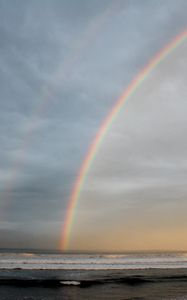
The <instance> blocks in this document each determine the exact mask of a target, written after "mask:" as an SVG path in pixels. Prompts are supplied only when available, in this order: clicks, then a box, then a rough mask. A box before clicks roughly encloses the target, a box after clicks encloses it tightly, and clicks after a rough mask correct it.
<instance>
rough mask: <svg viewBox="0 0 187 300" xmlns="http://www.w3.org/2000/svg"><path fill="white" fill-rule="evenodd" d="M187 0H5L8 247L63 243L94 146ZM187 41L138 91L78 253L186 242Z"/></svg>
mask: <svg viewBox="0 0 187 300" xmlns="http://www.w3.org/2000/svg"><path fill="white" fill-rule="evenodd" d="M186 12H187V2H186V0H178V1H175V0H151V1H150V0H141V1H139V0H115V1H112V0H111V1H110V0H103V1H100V0H94V1H86V0H46V1H45V2H44V1H43V0H32V1H24V0H8V1H7V0H1V1H0V35H1V40H0V143H1V147H0V166H1V168H0V236H1V238H0V247H6V248H7V247H13V248H17V247H22V248H43V249H59V245H60V240H61V238H62V230H63V224H64V221H65V216H66V214H67V207H68V201H69V199H70V195H71V192H72V188H73V185H74V183H75V181H76V178H77V176H78V173H79V170H80V167H81V165H82V163H83V161H84V159H85V157H86V154H87V151H88V149H89V145H90V144H91V142H92V141H93V139H94V136H95V135H96V133H97V132H98V130H99V128H100V126H101V123H102V121H103V120H104V119H105V117H106V116H107V115H108V113H109V112H110V111H111V109H112V107H113V106H114V105H115V103H116V101H117V100H118V98H119V97H120V95H121V94H122V93H123V91H124V90H125V89H126V88H127V87H128V85H129V84H130V82H131V81H132V80H133V78H135V77H136V75H137V73H138V72H140V71H141V70H142V68H143V67H144V66H145V65H146V64H147V63H148V62H149V61H150V60H151V59H152V58H153V57H154V55H155V54H156V53H158V52H159V51H160V49H162V48H163V47H164V46H166V45H167V44H168V42H170V41H171V40H172V39H173V38H174V37H175V36H177V35H178V34H180V33H181V32H182V31H184V30H186V29H187V19H186ZM186 50H187V42H185V41H184V42H183V44H182V45H181V46H179V47H178V48H177V49H175V51H173V52H172V53H171V54H170V55H169V56H168V57H167V58H166V59H165V60H164V61H163V62H162V63H161V64H160V65H159V66H158V67H157V68H156V69H155V70H153V71H152V72H151V74H149V76H148V78H146V80H145V81H144V82H143V83H142V85H141V86H140V87H139V88H138V90H137V91H136V93H135V94H134V95H133V96H132V97H130V99H128V101H127V103H126V104H125V105H124V107H123V109H122V110H121V112H120V113H119V114H118V116H117V117H116V119H115V121H114V123H113V125H112V127H111V129H110V131H109V132H108V133H107V134H106V136H105V137H104V139H103V142H102V145H101V146H100V148H99V150H98V152H97V155H96V157H95V159H94V161H93V163H92V165H91V167H90V170H89V173H88V176H87V178H86V180H85V184H84V186H83V188H82V191H81V194H80V197H79V199H78V204H77V208H76V211H75V218H74V220H73V225H72V232H71V236H70V242H69V249H70V250H75V251H76V250H92V251H95V250H104V251H123V250H124V251H125V250H146V249H148V250H154V249H161V250H163V249H172V250H173V249H178V250H183V249H187V242H186V241H185V232H186V229H187V221H186V219H185V212H186V209H187V204H186V203H185V201H186V196H187V188H186V186H187V182H186V178H187V176H186V173H187V159H186V153H187V151H186V150H187V149H186V148H187V144H186V141H185V136H186V128H187V118H186V110H187V104H186V101H185V99H186V96H187V90H186V79H187V74H186V69H187V57H186Z"/></svg>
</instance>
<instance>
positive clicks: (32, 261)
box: [0, 250, 187, 300]
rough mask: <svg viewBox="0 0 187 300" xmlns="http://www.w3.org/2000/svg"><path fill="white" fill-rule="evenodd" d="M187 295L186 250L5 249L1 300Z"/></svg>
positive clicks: (0, 255)
mask: <svg viewBox="0 0 187 300" xmlns="http://www.w3.org/2000/svg"><path fill="white" fill-rule="evenodd" d="M18 299H19V300H21V299H27V300H53V299H54V300H55V299H56V300H60V299H63V300H70V299H71V300H87V299H91V300H92V299H93V300H95V299H97V300H103V299H109V300H110V299H113V300H125V299H127V300H129V299H134V300H135V299H136V300H138V299H139V300H140V299H147V300H148V299H149V300H156V299H163V300H164V299H165V300H166V299H168V300H174V299H175V300H185V299H186V300H187V253H185V252H177V253H124V254H62V253H58V252H50V253H44V252H42V251H21V250H20V251H18V250H16V251H14V250H1V251H0V300H18Z"/></svg>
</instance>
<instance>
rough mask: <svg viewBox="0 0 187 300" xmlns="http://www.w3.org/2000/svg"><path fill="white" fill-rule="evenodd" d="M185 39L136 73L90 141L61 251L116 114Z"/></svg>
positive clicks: (186, 33) (170, 45) (71, 201)
mask: <svg viewBox="0 0 187 300" xmlns="http://www.w3.org/2000/svg"><path fill="white" fill-rule="evenodd" d="M186 38H187V30H185V31H183V32H182V33H180V34H179V35H177V36H176V37H175V38H174V39H173V40H172V41H171V42H169V43H168V44H167V45H166V46H165V47H164V48H163V49H161V50H160V51H159V52H158V53H157V54H156V55H155V56H154V57H153V58H152V60H151V61H150V62H149V63H148V64H147V65H146V66H145V67H144V68H143V69H142V70H141V71H140V72H139V73H138V75H137V76H136V77H135V78H134V80H132V82H131V83H130V85H129V86H128V87H127V89H125V91H124V92H123V93H122V95H121V96H120V98H119V99H118V100H117V102H116V103H115V105H114V106H113V108H112V110H111V111H110V113H109V114H108V115H107V117H106V118H105V119H104V121H103V123H102V124H101V127H100V129H99V131H98V132H97V134H96V136H95V138H94V140H93V141H92V143H91V145H90V147H89V150H88V152H87V155H86V157H85V159H84V161H83V164H82V166H81V168H80V171H79V174H78V176H77V180H76V182H75V184H74V186H73V189H72V193H71V195H70V199H69V201H68V207H67V212H66V217H65V222H64V225H63V230H62V238H61V243H60V244H61V245H60V247H61V249H62V250H67V249H68V243H69V239H70V235H71V230H72V225H73V220H74V215H75V211H76V206H77V203H78V200H79V196H80V193H81V190H82V187H83V185H84V182H85V179H86V176H87V174H88V171H89V169H90V167H91V165H92V163H93V161H94V159H95V157H96V154H97V151H98V149H99V147H100V145H101V143H102V141H103V139H104V137H105V135H106V134H107V132H108V131H109V129H110V127H111V126H112V124H113V122H114V121H115V119H116V117H117V115H118V113H119V112H120V110H121V109H122V107H123V105H124V103H125V102H126V100H127V99H129V97H130V96H132V95H133V93H135V91H136V90H137V89H138V87H139V86H140V85H141V84H142V83H143V82H144V80H145V79H146V78H147V77H148V76H149V74H150V72H151V71H153V70H154V69H155V68H156V67H157V66H158V65H159V64H160V63H161V62H162V61H163V60H164V59H165V58H166V57H167V56H168V55H169V54H170V53H171V52H172V51H173V50H175V49H176V48H177V47H179V46H180V45H181V44H182V43H183V42H184V40H185V39H186Z"/></svg>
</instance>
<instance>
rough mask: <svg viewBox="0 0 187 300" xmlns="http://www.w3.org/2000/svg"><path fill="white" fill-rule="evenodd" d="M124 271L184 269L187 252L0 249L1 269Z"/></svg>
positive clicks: (186, 263)
mask: <svg viewBox="0 0 187 300" xmlns="http://www.w3.org/2000/svg"><path fill="white" fill-rule="evenodd" d="M15 268H20V269H29V270H32V269H37V270H38V269H51V270H55V269H56V270H64V269H74V270H75V269H76V270H112V269H113V270H114V269H115V270H118V269H119V270H124V269H149V268H165V269H168V268H187V253H186V252H177V253H126V254H61V253H55V252H53V253H42V252H39V251H35V252H33V251H27V252H23V251H22V252H19V251H17V252H13V251H3V250H2V251H0V269H15Z"/></svg>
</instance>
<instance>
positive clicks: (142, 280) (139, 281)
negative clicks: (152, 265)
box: [0, 275, 187, 288]
mask: <svg viewBox="0 0 187 300" xmlns="http://www.w3.org/2000/svg"><path fill="white" fill-rule="evenodd" d="M186 281H187V276H186V275H177V276H176V275H174V276H161V277H153V276H150V277H148V276H126V277H121V278H104V279H94V280H80V281H77V280H58V279H15V278H12V279H10V278H9V279H0V286H5V285H6V286H7V285H8V286H17V287H46V288H49V287H53V288H59V287H62V288H63V287H65V286H74V287H80V288H84V287H90V286H93V285H98V284H99V285H101V284H111V283H115V284H124V285H129V286H137V285H145V284H150V283H163V282H167V283H169V282H172V283H173V282H186Z"/></svg>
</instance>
